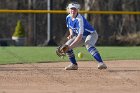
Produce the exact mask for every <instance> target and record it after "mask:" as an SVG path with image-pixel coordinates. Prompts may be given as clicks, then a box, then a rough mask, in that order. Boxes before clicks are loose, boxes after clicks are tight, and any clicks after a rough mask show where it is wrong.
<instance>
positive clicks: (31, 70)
mask: <svg viewBox="0 0 140 93" xmlns="http://www.w3.org/2000/svg"><path fill="white" fill-rule="evenodd" d="M105 63H106V64H107V66H108V69H107V70H98V69H97V63H96V62H88V61H84V62H78V64H79V69H78V70H73V71H66V70H64V67H65V66H67V65H69V62H54V63H35V64H11V65H0V93H140V60H123V61H121V60H118V61H117V60H116V61H105Z"/></svg>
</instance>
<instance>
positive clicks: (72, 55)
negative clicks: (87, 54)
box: [66, 49, 77, 65]
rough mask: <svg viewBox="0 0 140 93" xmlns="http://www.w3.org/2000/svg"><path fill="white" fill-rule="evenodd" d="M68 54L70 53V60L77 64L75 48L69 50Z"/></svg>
mask: <svg viewBox="0 0 140 93" xmlns="http://www.w3.org/2000/svg"><path fill="white" fill-rule="evenodd" d="M66 54H67V55H68V57H69V60H70V62H71V63H72V64H75V65H77V62H76V59H75V55H74V53H73V50H72V49H71V50H69V51H68V52H67V53H66Z"/></svg>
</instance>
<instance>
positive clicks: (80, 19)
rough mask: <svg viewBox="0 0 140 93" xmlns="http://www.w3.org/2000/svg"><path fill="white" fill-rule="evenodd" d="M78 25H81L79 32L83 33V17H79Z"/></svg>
mask: <svg viewBox="0 0 140 93" xmlns="http://www.w3.org/2000/svg"><path fill="white" fill-rule="evenodd" d="M78 25H79V29H78V32H79V33H78V34H83V33H84V21H83V18H82V17H79V18H78Z"/></svg>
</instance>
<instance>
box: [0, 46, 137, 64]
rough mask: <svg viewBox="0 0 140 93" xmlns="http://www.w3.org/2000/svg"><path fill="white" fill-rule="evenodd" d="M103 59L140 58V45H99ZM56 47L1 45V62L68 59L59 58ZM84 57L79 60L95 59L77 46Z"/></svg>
mask: <svg viewBox="0 0 140 93" xmlns="http://www.w3.org/2000/svg"><path fill="white" fill-rule="evenodd" d="M97 49H98V50H99V52H100V54H101V56H102V58H103V60H134V59H135V60H140V47H97ZM55 50H56V47H0V64H11V63H34V62H54V61H58V62H60V61H68V58H67V57H65V58H64V59H61V58H59V57H58V56H57V55H56V53H55ZM74 50H75V51H74V52H75V55H76V58H77V54H78V52H83V53H84V57H83V58H82V59H79V58H77V60H78V61H79V60H94V59H93V58H92V56H91V55H90V54H89V53H88V52H87V50H86V49H85V48H84V47H80V48H75V49H74Z"/></svg>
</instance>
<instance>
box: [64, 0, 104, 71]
mask: <svg viewBox="0 0 140 93" xmlns="http://www.w3.org/2000/svg"><path fill="white" fill-rule="evenodd" d="M79 9H80V4H78V3H75V2H74V3H70V4H68V6H67V12H68V13H69V14H68V15H67V17H66V24H67V28H68V29H69V36H68V37H67V38H68V41H67V42H66V43H65V44H66V45H68V46H69V48H70V50H69V51H68V52H67V53H66V54H67V56H68V57H69V60H70V62H71V64H70V65H68V66H67V67H65V69H66V70H77V69H78V64H77V62H76V59H75V55H74V52H73V48H75V47H78V46H81V45H85V47H86V49H87V50H88V52H89V53H90V54H91V55H92V56H93V57H94V58H95V59H96V60H97V62H98V69H106V68H107V66H106V65H105V63H104V62H103V60H102V58H101V56H100V54H99V52H98V50H97V49H96V48H95V43H96V41H97V39H98V34H97V32H96V30H95V29H94V28H93V27H92V26H91V25H90V24H89V23H88V21H87V20H86V19H85V18H84V17H83V16H82V15H81V14H79V13H78V11H79Z"/></svg>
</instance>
